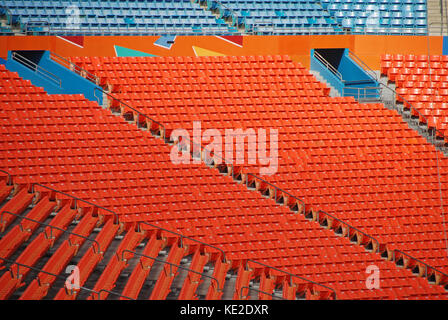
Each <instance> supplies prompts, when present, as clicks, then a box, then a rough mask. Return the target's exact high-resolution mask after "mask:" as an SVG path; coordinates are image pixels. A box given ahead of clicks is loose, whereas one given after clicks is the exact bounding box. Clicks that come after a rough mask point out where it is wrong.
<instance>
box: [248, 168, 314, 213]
mask: <svg viewBox="0 0 448 320" xmlns="http://www.w3.org/2000/svg"><path fill="white" fill-rule="evenodd" d="M247 176H248V177H249V176H251V177H253V178H254V179H258V180H260V181H261V182H263V183H266V184H267V185H269V186H271V187H273V188H274V199H275V202H276V203H278V202H277V195H278V192H282V193H284V194H287V195H288V196H289V197H291V198H293V199H295V200H297V201H299V202H300V204H301V205H302V208H303V210H305V201H303V200H302V199H300V198H298V197H296V196H294V195H292V194H291V193H289V192H288V191H285V190H283V189H281V188H279V187H277V186H276V185H274V184H272V183H270V182H268V181H266V180H264V179H263V178H260V177H258V176H256V175H254V174H252V173H247ZM246 186H247V187H249V179H246ZM285 205H287V203H285Z"/></svg>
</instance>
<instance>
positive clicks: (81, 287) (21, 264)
mask: <svg viewBox="0 0 448 320" xmlns="http://www.w3.org/2000/svg"><path fill="white" fill-rule="evenodd" d="M0 259H1V260H3V261H5V262H7V263H10V264H11V265H17V279H19V277H20V267H23V268H26V269H30V270H33V271H36V272H39V273H45V274H48V275H50V276H53V277H55V278H59V279H63V280H67V278H66V277H64V276H61V275H58V274H55V273H52V272H48V271H45V270H42V269H38V268H35V267H32V266H29V265H26V264H23V263H19V262H16V261H13V260H9V259H5V258H2V257H0ZM8 270H9V271H10V273H11V277H12V278H15V275H14V273H13V272H12V270H11V267H8ZM36 281H37V282H38V284H39V286H41V281H40V277H39V274H38V275H37V276H36ZM64 289H65V291H66V292H67V293H68V288H67V287H66V286H65V285H64ZM79 289H81V290H85V291H88V292H91V293H95V294H98V297H100V294H101V292H109V293H111V294H113V295H116V296H120V297H123V298H126V299H129V300H135V299H132V298H129V297H126V296H123V295H121V294H119V293H117V292H113V291H109V290H105V289H103V290H100V291H95V290H93V289H89V288H86V287H83V286H79Z"/></svg>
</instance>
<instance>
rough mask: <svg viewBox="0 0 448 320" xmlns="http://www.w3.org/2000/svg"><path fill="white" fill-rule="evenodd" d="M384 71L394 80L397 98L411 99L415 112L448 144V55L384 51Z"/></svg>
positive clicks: (382, 62) (415, 114)
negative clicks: (387, 52)
mask: <svg viewBox="0 0 448 320" xmlns="http://www.w3.org/2000/svg"><path fill="white" fill-rule="evenodd" d="M381 73H382V74H383V75H386V76H387V77H388V79H389V81H392V82H395V84H396V87H397V89H396V91H397V93H398V94H399V95H400V96H398V97H397V100H398V101H402V100H403V98H404V99H405V100H406V101H408V102H409V103H410V104H411V105H412V106H413V107H414V108H415V109H416V110H418V112H419V113H418V112H415V111H414V112H413V114H412V115H413V116H416V117H419V118H420V119H419V120H420V122H423V123H426V124H427V125H428V127H429V128H430V129H437V132H436V133H437V136H439V137H441V138H444V140H445V143H448V131H447V130H448V102H447V101H448V56H438V55H432V56H429V57H428V56H427V55H402V54H395V55H391V54H385V55H383V56H382V57H381ZM404 107H405V108H407V109H409V108H410V106H409V105H408V104H407V103H405V104H404Z"/></svg>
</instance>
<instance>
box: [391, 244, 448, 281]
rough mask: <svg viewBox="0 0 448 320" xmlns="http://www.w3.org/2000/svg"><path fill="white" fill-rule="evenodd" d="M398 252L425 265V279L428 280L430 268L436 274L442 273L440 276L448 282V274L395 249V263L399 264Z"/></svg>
mask: <svg viewBox="0 0 448 320" xmlns="http://www.w3.org/2000/svg"><path fill="white" fill-rule="evenodd" d="M397 252H398V253H401V254H402V255H404V256H407V257H408V258H410V259H411V260H414V261H416V262H418V263H420V264H423V265H424V266H425V278H428V268H429V269H431V270H433V271H434V272H437V273H440V274H442V275H444V276H445V277H446V279H447V280H448V274H446V273H445V272H443V271H440V270H439V269H436V268H434V267H432V266H430V265H429V264H427V263H426V262H423V261H422V260H420V259H417V258H414V257H413V256H411V255H409V254H407V253H405V252H403V251H401V250H398V249H394V251H393V257H392V259H393V261H394V262H395V263H397V260H396V257H397ZM442 285H443V284H442Z"/></svg>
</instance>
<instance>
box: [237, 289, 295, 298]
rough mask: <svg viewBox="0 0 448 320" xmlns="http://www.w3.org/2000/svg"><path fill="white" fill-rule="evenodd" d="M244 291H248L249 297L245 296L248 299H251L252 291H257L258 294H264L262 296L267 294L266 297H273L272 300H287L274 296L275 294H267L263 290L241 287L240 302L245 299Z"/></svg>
mask: <svg viewBox="0 0 448 320" xmlns="http://www.w3.org/2000/svg"><path fill="white" fill-rule="evenodd" d="M243 289H246V290H248V292H247V295H245V297H246V298H248V297H249V294H250V292H251V291H256V292H258V293H262V294H265V295H267V296H271V297H272V298H275V299H280V300H286V299H285V298H283V297H279V296H276V295H274V294H273V293H267V292H265V291H262V290H259V289H255V288H252V287H248V286H243V287H241V290H240V300H242V299H243V296H244V295H243Z"/></svg>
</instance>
